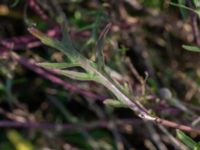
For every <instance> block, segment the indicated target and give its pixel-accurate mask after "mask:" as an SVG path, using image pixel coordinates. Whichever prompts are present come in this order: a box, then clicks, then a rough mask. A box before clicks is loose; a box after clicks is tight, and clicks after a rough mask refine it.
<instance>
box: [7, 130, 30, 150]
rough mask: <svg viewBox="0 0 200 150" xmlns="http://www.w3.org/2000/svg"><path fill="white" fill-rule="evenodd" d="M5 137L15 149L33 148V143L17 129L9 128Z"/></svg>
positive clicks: (25, 149)
mask: <svg viewBox="0 0 200 150" xmlns="http://www.w3.org/2000/svg"><path fill="white" fill-rule="evenodd" d="M7 137H8V139H9V141H10V142H11V143H12V144H13V146H14V147H15V149H16V150H33V145H32V144H31V143H30V142H29V141H28V140H26V139H24V138H23V137H22V136H21V135H20V134H19V133H18V132H17V131H15V130H9V131H8V132H7Z"/></svg>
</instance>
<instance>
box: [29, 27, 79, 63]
mask: <svg viewBox="0 0 200 150" xmlns="http://www.w3.org/2000/svg"><path fill="white" fill-rule="evenodd" d="M28 31H29V32H30V33H31V34H32V35H34V36H35V37H36V38H38V39H39V40H40V41H41V42H42V43H43V44H45V45H47V46H50V47H53V48H55V49H57V50H59V51H60V52H62V53H63V54H65V55H66V56H67V57H68V58H69V60H70V61H72V62H74V61H76V60H78V59H79V57H81V56H80V54H79V53H78V51H76V49H75V48H74V47H73V46H72V44H71V42H70V40H69V39H68V36H67V35H66V34H67V31H66V33H65V32H64V33H63V38H64V39H65V40H66V41H64V40H63V41H58V40H56V39H53V38H50V37H48V36H46V35H45V34H44V33H42V32H40V31H39V30H37V29H36V28H34V27H31V28H28Z"/></svg>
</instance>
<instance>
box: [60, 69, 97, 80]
mask: <svg viewBox="0 0 200 150" xmlns="http://www.w3.org/2000/svg"><path fill="white" fill-rule="evenodd" d="M57 73H58V74H60V75H64V76H67V77H69V78H71V79H76V80H83V81H85V80H95V76H94V75H93V74H90V73H83V72H77V71H72V70H59V71H58V72H57Z"/></svg>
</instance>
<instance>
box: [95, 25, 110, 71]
mask: <svg viewBox="0 0 200 150" xmlns="http://www.w3.org/2000/svg"><path fill="white" fill-rule="evenodd" d="M110 27H111V23H109V24H107V25H106V27H105V28H104V30H103V31H102V32H101V34H100V36H99V39H98V41H97V44H96V46H95V50H96V59H97V64H98V65H99V67H100V69H102V68H103V67H104V57H103V47H104V42H105V37H106V34H107V33H108V31H109V29H110Z"/></svg>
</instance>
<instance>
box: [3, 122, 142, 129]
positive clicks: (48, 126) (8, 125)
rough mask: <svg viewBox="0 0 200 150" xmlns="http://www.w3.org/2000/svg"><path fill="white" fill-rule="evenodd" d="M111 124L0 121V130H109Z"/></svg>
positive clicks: (132, 123)
mask: <svg viewBox="0 0 200 150" xmlns="http://www.w3.org/2000/svg"><path fill="white" fill-rule="evenodd" d="M110 123H111V122H109V121H96V122H90V123H77V124H66V123H64V124H63V123H60V124H55V123H36V122H17V121H10V120H1V121H0V128H36V129H68V130H69V129H70V130H73V129H79V128H80V127H81V128H85V129H93V128H110V127H111V126H110V125H111V124H110ZM114 123H116V124H117V125H124V124H131V125H140V124H141V123H142V120H140V119H119V120H116V121H115V122H114Z"/></svg>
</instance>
